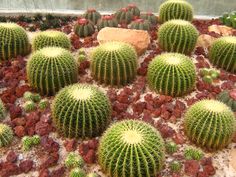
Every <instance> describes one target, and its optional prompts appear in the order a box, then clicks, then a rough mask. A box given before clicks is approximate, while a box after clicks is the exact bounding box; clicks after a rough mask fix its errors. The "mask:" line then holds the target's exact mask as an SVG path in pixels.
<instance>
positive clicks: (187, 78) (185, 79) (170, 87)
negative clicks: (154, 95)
mask: <svg viewBox="0 0 236 177" xmlns="http://www.w3.org/2000/svg"><path fill="white" fill-rule="evenodd" d="M147 80H148V85H149V87H150V88H151V89H153V90H155V91H157V92H159V93H161V94H164V95H170V96H182V95H185V94H186V93H188V92H190V91H191V90H192V89H193V88H194V87H195V82H196V71H195V65H194V63H193V61H192V60H191V58H189V57H187V56H185V55H183V54H178V53H165V54H162V55H158V56H157V57H156V58H155V59H153V60H152V62H151V63H150V64H149V66H148V73H147Z"/></svg>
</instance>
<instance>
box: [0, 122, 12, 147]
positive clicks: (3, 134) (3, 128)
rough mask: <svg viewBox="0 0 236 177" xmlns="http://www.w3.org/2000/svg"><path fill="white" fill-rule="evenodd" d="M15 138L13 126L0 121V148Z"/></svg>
mask: <svg viewBox="0 0 236 177" xmlns="http://www.w3.org/2000/svg"><path fill="white" fill-rule="evenodd" d="M12 139H13V131H12V129H11V127H9V126H8V125H6V124H2V123H0V148H1V147H4V146H7V145H9V144H10V143H11V142H12Z"/></svg>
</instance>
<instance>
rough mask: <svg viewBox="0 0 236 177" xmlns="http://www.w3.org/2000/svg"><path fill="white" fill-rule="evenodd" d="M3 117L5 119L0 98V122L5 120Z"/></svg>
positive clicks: (4, 110) (4, 109)
mask: <svg viewBox="0 0 236 177" xmlns="http://www.w3.org/2000/svg"><path fill="white" fill-rule="evenodd" d="M5 117H6V108H5V106H4V104H3V102H2V100H1V98H0V120H3V119H5Z"/></svg>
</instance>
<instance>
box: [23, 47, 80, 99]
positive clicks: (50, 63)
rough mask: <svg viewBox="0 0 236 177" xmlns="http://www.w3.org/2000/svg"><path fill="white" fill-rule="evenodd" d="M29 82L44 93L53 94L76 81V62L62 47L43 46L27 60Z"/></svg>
mask: <svg viewBox="0 0 236 177" xmlns="http://www.w3.org/2000/svg"><path fill="white" fill-rule="evenodd" d="M26 70H27V78H28V81H29V84H30V85H31V86H32V87H33V88H34V89H36V90H37V91H38V92H40V93H41V94H44V95H54V94H55V93H56V92H57V91H58V90H60V89H61V88H63V87H64V86H66V85H69V84H72V83H75V82H76V81H77V63H76V61H75V60H74V58H73V56H72V54H71V53H70V52H69V51H68V50H66V49H63V48H59V47H45V48H43V49H41V50H38V51H36V52H35V53H34V54H33V55H32V57H31V58H30V60H28V62H27V67H26Z"/></svg>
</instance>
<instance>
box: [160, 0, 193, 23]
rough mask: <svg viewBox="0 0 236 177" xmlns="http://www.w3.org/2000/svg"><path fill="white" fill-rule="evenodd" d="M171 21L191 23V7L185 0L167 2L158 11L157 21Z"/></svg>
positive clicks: (168, 0) (169, 0)
mask: <svg viewBox="0 0 236 177" xmlns="http://www.w3.org/2000/svg"><path fill="white" fill-rule="evenodd" d="M172 19H182V20H186V21H192V19H193V7H192V5H191V4H189V3H188V2H187V1H185V0H167V1H165V2H164V3H162V4H161V6H160V9H159V20H160V22H161V23H164V22H166V21H168V20H172Z"/></svg>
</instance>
